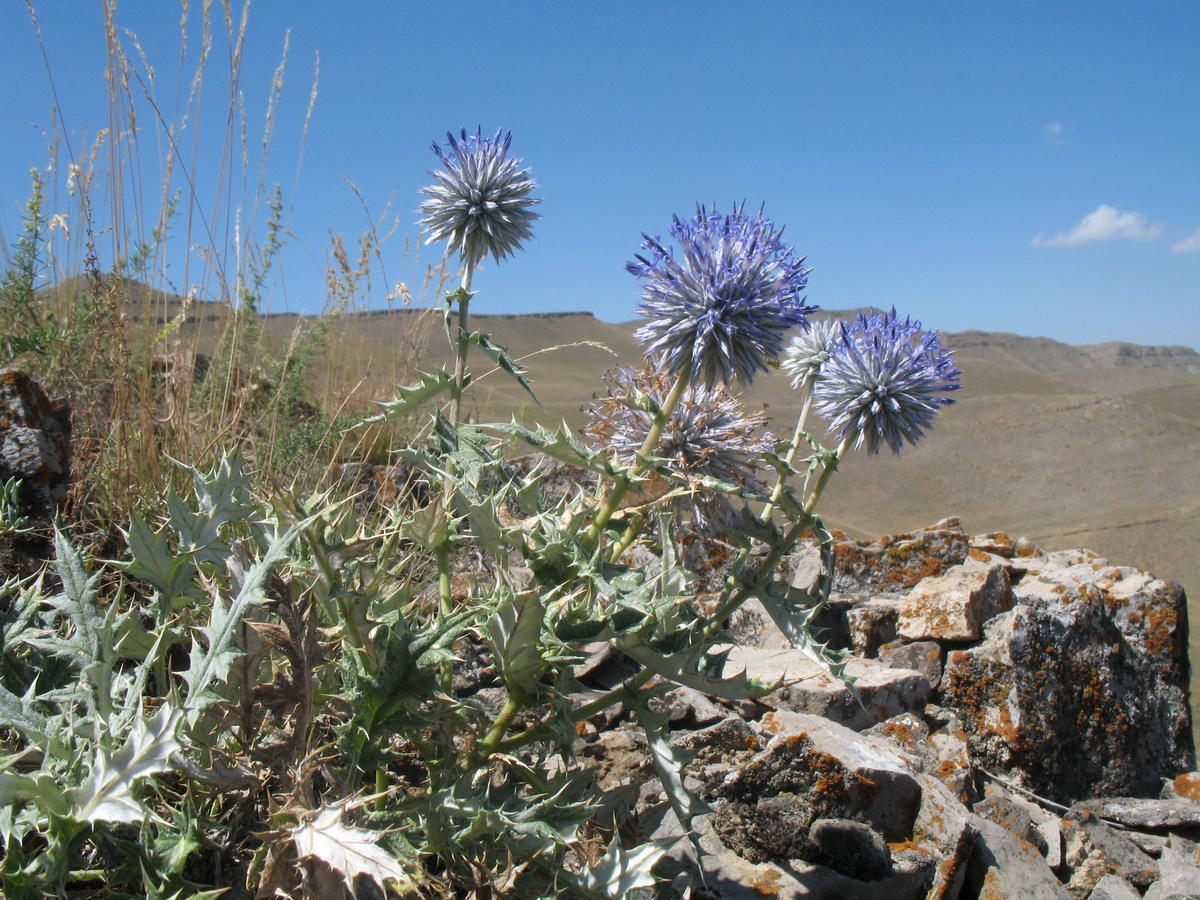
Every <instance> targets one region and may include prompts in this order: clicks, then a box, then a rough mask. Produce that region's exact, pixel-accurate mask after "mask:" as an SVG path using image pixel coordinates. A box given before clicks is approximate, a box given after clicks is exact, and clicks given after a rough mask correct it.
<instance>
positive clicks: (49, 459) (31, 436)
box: [0, 368, 71, 522]
mask: <svg viewBox="0 0 1200 900" xmlns="http://www.w3.org/2000/svg"><path fill="white" fill-rule="evenodd" d="M70 475H71V415H70V411H69V410H68V409H67V407H66V405H65V404H63V403H57V402H54V401H52V400H51V399H50V398H49V397H47V396H46V392H45V391H43V390H42V388H41V386H40V385H39V384H38V383H37V382H36V381H34V380H33V379H32V378H30V377H29V376H28V375H27V374H25V373H24V372H22V371H21V370H19V369H12V368H7V369H0V481H8V480H9V479H10V478H14V477H15V478H19V479H21V482H22V484H21V495H20V503H21V509H20V513H21V515H23V516H25V517H27V518H29V519H34V520H40V521H43V522H49V521H51V520H52V519H53V518H54V513H55V510H56V509H57V507H58V504H60V503H62V502H63V501H64V500H66V498H67V489H68V488H69V487H70Z"/></svg>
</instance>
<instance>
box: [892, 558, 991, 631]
mask: <svg viewBox="0 0 1200 900" xmlns="http://www.w3.org/2000/svg"><path fill="white" fill-rule="evenodd" d="M1013 603H1014V600H1013V593H1012V587H1011V584H1010V582H1009V578H1008V570H1007V569H1006V568H1005V567H1004V566H1000V565H996V566H991V567H990V568H987V569H978V568H968V567H966V566H954V567H953V568H951V569H950V570H948V571H947V572H946V574H944V575H938V576H934V577H932V578H925V579H922V580H921V582H920V583H918V584H917V586H916V587H914V588H913V589H912V590H911V591H910V592H909V593H908V596H907V597H905V599H904V602H903V603H901V604H900V619H899V622H898V624H897V626H896V631H897V633H898V634H899V636H900V637H901V638H903V639H904V640H906V641H925V640H937V641H977V640H979V639H980V638H981V637H983V623H984V622H986V621H988V620H989V619H991V618H992V617H993V616H996V615H998V614H999V613H1002V612H1007V611H1008V610H1010V609H1012V607H1013Z"/></svg>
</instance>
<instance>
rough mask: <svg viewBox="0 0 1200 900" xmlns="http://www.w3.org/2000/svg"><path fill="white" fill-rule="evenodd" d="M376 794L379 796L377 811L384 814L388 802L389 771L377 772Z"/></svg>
mask: <svg viewBox="0 0 1200 900" xmlns="http://www.w3.org/2000/svg"><path fill="white" fill-rule="evenodd" d="M375 793H376V794H377V795H378V796H377V797H376V798H375V811H376V812H383V811H384V809H386V808H387V807H386V805H385V804H386V801H387V770H386V769H382V768H381V769H376V770H375Z"/></svg>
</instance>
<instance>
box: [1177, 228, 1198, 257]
mask: <svg viewBox="0 0 1200 900" xmlns="http://www.w3.org/2000/svg"><path fill="white" fill-rule="evenodd" d="M1198 251H1200V229H1197V230H1196V231H1194V232H1193V233H1192V234H1189V235H1188V236H1187V237H1185V238H1184V239H1183V240H1181V241H1176V242H1175V243H1174V244H1172V245H1171V252H1172V253H1196V252H1198Z"/></svg>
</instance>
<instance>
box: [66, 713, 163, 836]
mask: <svg viewBox="0 0 1200 900" xmlns="http://www.w3.org/2000/svg"><path fill="white" fill-rule="evenodd" d="M180 718H181V717H180V714H179V712H178V711H177V710H175V709H173V708H172V707H171V705H170V704H167V703H164V704H163V705H162V707H160V708H159V710H158V712H157V713H155V714H154V717H153V718H152V719H150V720H146V719H145V718H139V719H138V720H137V722H136V723H135V724H134V728H133V732H132V733H131V734H130V735H129V738H128V740H126V742H125V743H124V745H122V747H121V748H120V749H119V750H117V752H116V753H113V754H109V753H108V751H106V750H104V749H103V748H100V749H99V751H98V753H97V757H96V761H95V762H94V763H93V765H92V770H91V772H90V773H89V774H88V777H87V780H85V781H84V783H83V784H82V785H80V786H79V787H78V788H76V789H74V790H73V791H72V792H71V801H72V802H71V813H70V816H71V818H72V819H74V820H75V821H76V822H127V823H130V824H137V823H139V822H141V821H142V820H143V819H144V818H145V817H146V815H147V811H146V808H145V807H144V806H142V804H141V803H140V802H139V801H138V800H135V799H134V797H133V783H134V781H136V780H137V779H139V778H145V777H147V776H150V775H156V774H158V773H159V772H166V771H168V770H169V769H170V768H171V767H172V763H171V761H170V758H171V754H172V753H174V752H175V751H177V750H181V749H183V745H182V744H180V743H179V741H178V740H177V739H176V737H175V731H176V729H177V727H178V725H179V722H180Z"/></svg>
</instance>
